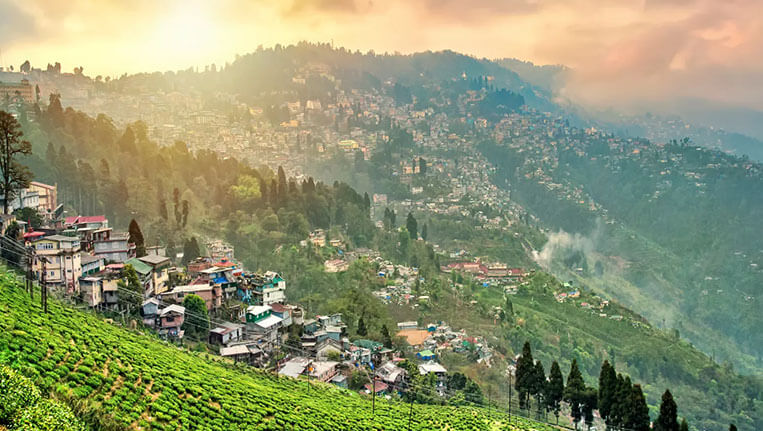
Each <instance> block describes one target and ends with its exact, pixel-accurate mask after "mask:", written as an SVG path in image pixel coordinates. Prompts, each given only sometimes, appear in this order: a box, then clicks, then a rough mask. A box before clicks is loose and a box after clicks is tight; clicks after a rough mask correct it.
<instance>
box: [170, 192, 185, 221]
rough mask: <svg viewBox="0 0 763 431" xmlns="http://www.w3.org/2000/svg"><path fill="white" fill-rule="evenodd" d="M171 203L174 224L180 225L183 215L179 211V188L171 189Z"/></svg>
mask: <svg viewBox="0 0 763 431" xmlns="http://www.w3.org/2000/svg"><path fill="white" fill-rule="evenodd" d="M172 204H173V205H174V213H175V224H176V225H177V226H178V227H180V222H181V221H182V218H183V215H182V214H181V213H180V190H178V188H177V187H175V188H174V189H173V190H172Z"/></svg>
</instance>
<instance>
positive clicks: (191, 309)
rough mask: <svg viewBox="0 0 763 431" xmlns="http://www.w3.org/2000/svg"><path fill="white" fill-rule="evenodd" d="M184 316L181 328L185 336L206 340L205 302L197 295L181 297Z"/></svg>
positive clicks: (206, 316)
mask: <svg viewBox="0 0 763 431" xmlns="http://www.w3.org/2000/svg"><path fill="white" fill-rule="evenodd" d="M183 307H185V317H184V320H183V326H182V329H183V330H184V331H185V336H186V337H190V338H191V339H193V340H196V341H201V340H206V339H207V336H208V335H209V316H208V315H207V304H206V302H204V300H203V299H202V298H201V297H200V296H199V295H194V294H190V295H188V296H186V297H185V298H184V299H183Z"/></svg>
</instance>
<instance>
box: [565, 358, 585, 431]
mask: <svg viewBox="0 0 763 431" xmlns="http://www.w3.org/2000/svg"><path fill="white" fill-rule="evenodd" d="M585 390H586V387H585V381H583V374H581V373H580V369H579V368H578V360H577V359H573V360H572V364H571V365H570V374H569V375H568V376H567V386H566V387H565V388H564V401H566V402H567V403H568V404H569V405H570V409H571V410H572V420H573V422H575V429H577V427H578V423H579V422H580V419H582V411H581V407H582V404H583V401H584V400H583V396H584V394H585Z"/></svg>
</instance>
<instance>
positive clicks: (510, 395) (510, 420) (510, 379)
mask: <svg viewBox="0 0 763 431" xmlns="http://www.w3.org/2000/svg"><path fill="white" fill-rule="evenodd" d="M511 374H512V373H511V369H509V423H511Z"/></svg>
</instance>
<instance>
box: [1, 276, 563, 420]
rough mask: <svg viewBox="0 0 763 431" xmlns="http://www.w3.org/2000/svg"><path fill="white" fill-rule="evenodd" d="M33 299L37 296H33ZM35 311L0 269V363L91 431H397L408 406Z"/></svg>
mask: <svg viewBox="0 0 763 431" xmlns="http://www.w3.org/2000/svg"><path fill="white" fill-rule="evenodd" d="M37 298H39V297H37ZM49 308H50V313H49V314H47V315H43V314H42V312H41V310H40V306H39V303H38V302H34V301H31V300H30V299H29V296H28V294H26V293H25V292H24V291H23V290H22V289H21V287H20V286H19V285H18V283H17V282H16V280H15V278H14V274H13V273H8V272H2V273H0V363H2V364H7V365H9V366H10V367H11V368H14V369H16V370H18V371H19V372H20V373H21V374H23V375H24V376H26V377H28V378H29V379H30V380H31V381H32V382H34V383H35V384H36V385H37V387H38V388H39V389H40V391H41V392H42V393H50V394H51V396H52V397H53V398H56V399H58V400H60V401H64V402H65V403H67V404H69V405H71V406H72V407H73V408H74V410H75V412H76V413H77V414H78V415H79V416H80V417H81V418H82V419H83V420H85V421H86V422H88V423H89V425H91V426H92V427H93V428H96V429H158V430H178V429H193V430H238V429H241V430H282V429H288V430H292V429H294V430H340V429H341V430H368V429H376V430H405V429H408V418H409V405H408V404H402V403H398V402H388V401H385V400H382V399H377V402H376V413H375V415H373V416H372V414H371V400H370V399H367V398H365V397H363V396H361V395H358V394H357V393H353V392H350V391H346V390H341V389H338V388H335V387H333V386H329V385H324V384H316V383H315V382H311V387H310V390H309V392H308V388H307V382H306V381H300V380H294V379H290V378H285V377H278V376H276V375H273V374H269V373H266V372H262V371H258V370H255V369H252V368H248V367H240V366H234V365H233V364H231V363H227V362H223V361H220V360H218V358H216V357H214V356H209V355H207V354H204V353H193V352H186V351H182V350H179V349H177V348H176V347H173V346H170V345H168V344H165V343H163V342H161V341H159V340H157V339H155V338H153V337H150V336H146V335H141V334H138V333H136V332H134V331H128V330H125V329H122V328H120V327H117V326H114V325H112V324H109V323H106V322H104V321H103V320H101V319H100V318H99V317H97V316H95V315H93V314H90V313H86V312H81V311H77V310H74V309H72V308H69V307H66V306H63V305H61V304H59V303H57V302H55V301H51V303H50V304H49ZM411 429H416V430H432V429H448V430H503V429H506V430H510V429H522V430H524V429H527V430H529V429H534V430H544V429H551V428H550V427H548V426H545V425H541V424H537V423H533V422H527V421H519V422H518V423H517V422H515V423H514V424H513V425H509V424H508V418H507V416H506V415H504V414H502V413H499V412H496V411H495V410H493V411H492V412H488V411H487V410H485V409H480V408H469V407H459V408H456V407H440V406H428V405H418V404H414V406H413V415H412V421H411Z"/></svg>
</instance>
